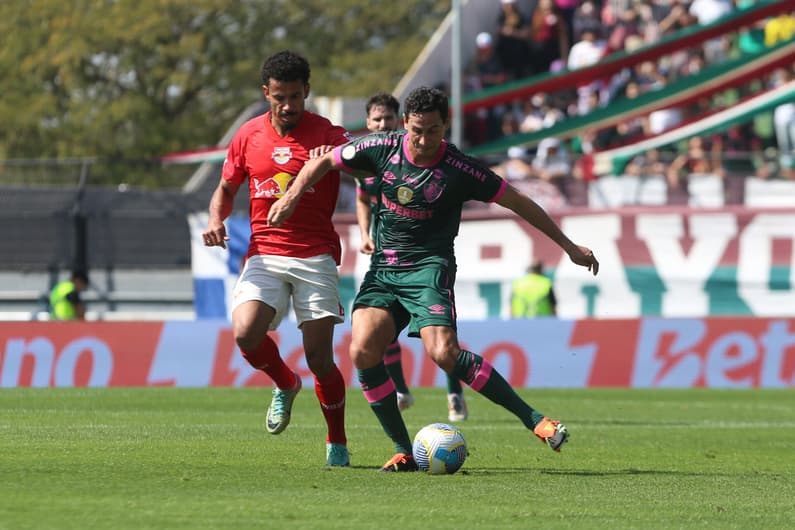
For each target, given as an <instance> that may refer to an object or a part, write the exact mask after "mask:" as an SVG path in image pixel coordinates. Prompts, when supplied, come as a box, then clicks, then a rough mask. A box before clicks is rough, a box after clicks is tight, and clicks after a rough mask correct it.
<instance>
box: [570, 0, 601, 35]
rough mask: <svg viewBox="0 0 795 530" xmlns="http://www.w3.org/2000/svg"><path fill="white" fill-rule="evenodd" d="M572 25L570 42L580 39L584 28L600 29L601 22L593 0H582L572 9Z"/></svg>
mask: <svg viewBox="0 0 795 530" xmlns="http://www.w3.org/2000/svg"><path fill="white" fill-rule="evenodd" d="M572 27H573V28H574V30H573V33H572V35H571V40H572V43H574V42H577V41H578V40H580V37H581V36H582V34H583V32H584V31H586V30H590V31H599V30H600V29H601V27H602V22H601V21H600V20H599V12H598V11H597V9H596V3H595V2H594V1H593V0H584V1H583V2H582V3H581V4H580V6H579V7H578V8H577V9H576V10H575V11H574V20H573V21H572Z"/></svg>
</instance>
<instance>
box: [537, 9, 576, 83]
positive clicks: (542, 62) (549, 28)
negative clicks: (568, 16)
mask: <svg viewBox="0 0 795 530" xmlns="http://www.w3.org/2000/svg"><path fill="white" fill-rule="evenodd" d="M530 28H531V34H530V54H531V63H532V70H533V74H534V75H538V74H543V73H546V72H549V71H550V67H551V66H552V63H554V62H555V61H558V60H561V61H562V62H563V63H564V64H565V63H566V61H567V60H568V56H569V47H570V37H569V33H568V29H567V26H566V22H565V21H564V20H563V17H562V16H561V15H560V13H559V12H558V9H557V7H556V6H555V3H554V1H553V0H538V4H537V5H536V8H535V9H534V10H533V15H532V16H531V17H530Z"/></svg>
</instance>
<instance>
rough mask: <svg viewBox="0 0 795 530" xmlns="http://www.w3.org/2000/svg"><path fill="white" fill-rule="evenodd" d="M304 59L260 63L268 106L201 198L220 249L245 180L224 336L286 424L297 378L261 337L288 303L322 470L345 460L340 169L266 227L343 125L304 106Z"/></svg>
mask: <svg viewBox="0 0 795 530" xmlns="http://www.w3.org/2000/svg"><path fill="white" fill-rule="evenodd" d="M309 73H310V69H309V63H308V62H307V61H306V59H304V58H303V57H301V56H300V55H298V54H295V53H293V52H290V51H281V52H278V53H275V54H273V55H271V56H270V57H268V58H267V59H266V60H265V63H264V65H263V67H262V82H263V85H262V92H263V94H264V95H265V99H266V100H267V101H268V103H269V104H270V110H269V111H268V112H267V113H265V114H264V115H263V116H259V117H256V118H253V119H252V120H249V121H248V122H246V123H245V124H243V126H242V127H241V128H240V130H239V131H238V132H237V133H236V135H235V137H234V138H233V140H232V142H231V144H230V146H229V151H228V154H227V157H226V160H225V161H224V165H223V170H222V174H221V181H220V183H219V184H218V188H216V190H215V192H214V193H213V196H212V198H211V199H210V218H209V221H208V223H207V228H206V229H205V231H204V234H203V238H204V244H205V245H207V246H221V247H224V248H226V241H227V240H228V239H229V237H228V236H227V234H226V228H225V226H224V220H225V219H226V218H227V217H228V216H229V214H230V213H231V212H232V207H233V204H234V197H235V195H236V194H237V191H238V189H239V188H240V186H241V185H242V184H243V183H244V182H245V181H246V180H248V192H249V197H250V216H251V240H250V243H249V249H248V253H247V256H246V258H247V259H246V264H245V266H244V267H243V270H242V272H241V273H240V278H238V281H237V284H236V285H235V290H234V295H233V296H234V301H233V310H232V330H233V333H234V336H235V341H236V342H237V345H238V346H239V347H240V350H241V352H242V353H243V356H244V357H245V358H246V360H247V361H248V362H249V364H251V366H253V367H254V368H256V369H258V370H262V371H264V372H265V373H266V374H268V375H269V376H270V377H271V379H272V380H273V382H274V384H275V386H276V388H274V390H273V399H272V400H271V404H270V407H269V408H268V413H267V418H266V427H267V430H268V432H270V433H271V434H279V433H281V432H282V431H283V430H284V429H285V428H286V427H287V425H288V424H289V423H290V413H291V411H292V406H293V401H294V399H295V396H296V395H297V394H298V391H299V390H301V378H300V377H299V376H298V374H296V373H295V372H293V371H292V370H291V369H290V368H288V367H287V365H286V364H285V363H284V361H283V360H282V358H281V356H280V355H279V350H278V347H277V346H276V343H275V342H274V341H273V339H271V338H270V337H269V336H268V335H267V332H268V330H269V329H276V327H277V326H278V325H279V323H280V322H281V320H282V318H283V317H284V314H285V312H286V310H287V307H288V303H289V302H290V299H292V304H293V309H294V311H295V316H296V319H297V321H298V327H299V328H300V329H301V332H302V334H303V342H304V350H305V355H306V363H307V365H308V366H309V369H310V370H311V372H312V374H313V375H314V378H315V393H316V395H317V398H318V400H319V401H320V408H321V410H322V411H323V415H324V417H325V420H326V424H327V426H328V436H327V438H326V464H327V465H329V466H347V465H349V464H350V459H349V456H348V449H347V446H346V436H345V381H344V379H343V377H342V374H341V373H340V371H339V369H338V368H337V366H336V365H335V364H334V355H333V335H334V326H335V324H338V323H340V322H342V321H343V311H342V306H341V305H340V297H339V287H338V273H337V265H338V264H339V261H340V253H341V245H340V240H339V236H338V235H337V233H336V232H335V230H334V225H333V224H332V222H331V216H332V213H333V212H334V206H335V204H336V201H337V194H338V192H339V183H340V182H339V178H340V177H339V173H338V172H334V174H332V175H329V176H330V178H328V179H325V180H324V181H323V182H321V183H318V185H316V186H312V188H311V189H310V190H308V191H307V193H306V194H305V195H304V197H303V199H301V201H300V204H299V205H298V206H297V208H296V215H295V217H293V219H291V220H290V222H287V223H284V224H283V225H282V226H280V227H275V226H271V225H268V222H267V216H268V211H269V209H270V207H271V205H272V204H273V202H275V201H276V200H277V199H278V198H279V197H281V196H282V195H283V194H284V193H285V192H286V191H287V189H288V187H289V186H290V184H291V182H292V180H293V179H294V178H295V176H296V175H297V174H298V172H299V171H300V170H301V168H302V167H303V165H304V164H305V163H306V161H307V160H309V158H311V157H313V156H318V155H320V154H322V153H323V152H326V151H328V150H329V149H330V148H331V146H337V145H342V144H344V143H346V142H347V141H348V140H349V139H350V137H349V135H348V133H347V131H346V130H345V129H343V128H342V127H338V126H334V125H332V124H331V122H329V121H328V120H327V119H326V118H323V117H321V116H318V115H317V114H314V113H312V112H309V111H307V110H305V108H304V103H305V99H306V97H307V96H308V95H309Z"/></svg>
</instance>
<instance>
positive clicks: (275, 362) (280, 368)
mask: <svg viewBox="0 0 795 530" xmlns="http://www.w3.org/2000/svg"><path fill="white" fill-rule="evenodd" d="M241 352H242V354H243V357H244V358H245V359H246V361H248V363H249V364H250V365H251V366H252V367H254V368H255V369H257V370H262V371H263V372H265V373H266V374H268V375H269V376H270V378H271V379H273V383H274V384H275V385H276V386H277V387H278V388H280V389H281V390H288V389H291V388H293V387H295V384H296V380H295V374H294V373H293V371H292V370H290V368H289V367H288V366H287V365H286V364H285V363H284V361H283V360H282V358H281V356H280V355H279V347H278V346H277V345H276V343H275V342H274V341H273V339H272V338H270V336H268V335H265V338H264V339H262V342H260V343H259V346H257V347H256V348H255V349H253V350H245V351H244V350H241Z"/></svg>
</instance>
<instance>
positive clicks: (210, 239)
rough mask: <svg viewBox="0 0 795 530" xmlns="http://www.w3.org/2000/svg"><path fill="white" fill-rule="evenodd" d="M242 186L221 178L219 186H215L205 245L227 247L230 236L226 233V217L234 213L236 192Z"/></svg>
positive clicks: (204, 236) (205, 233)
mask: <svg viewBox="0 0 795 530" xmlns="http://www.w3.org/2000/svg"><path fill="white" fill-rule="evenodd" d="M239 188H240V184H239V183H236V182H230V181H228V180H226V179H224V178H221V182H219V183H218V187H217V188H215V191H214V192H213V196H212V197H211V198H210V219H209V220H208V221H207V228H205V229H204V233H203V234H202V240H203V241H204V244H205V246H208V247H214V246H219V247H223V248H226V242H227V241H229V236H228V235H227V234H226V226H224V219H226V218H227V217H229V214H231V213H232V208H233V207H234V204H235V194H237V190H238V189H239Z"/></svg>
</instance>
